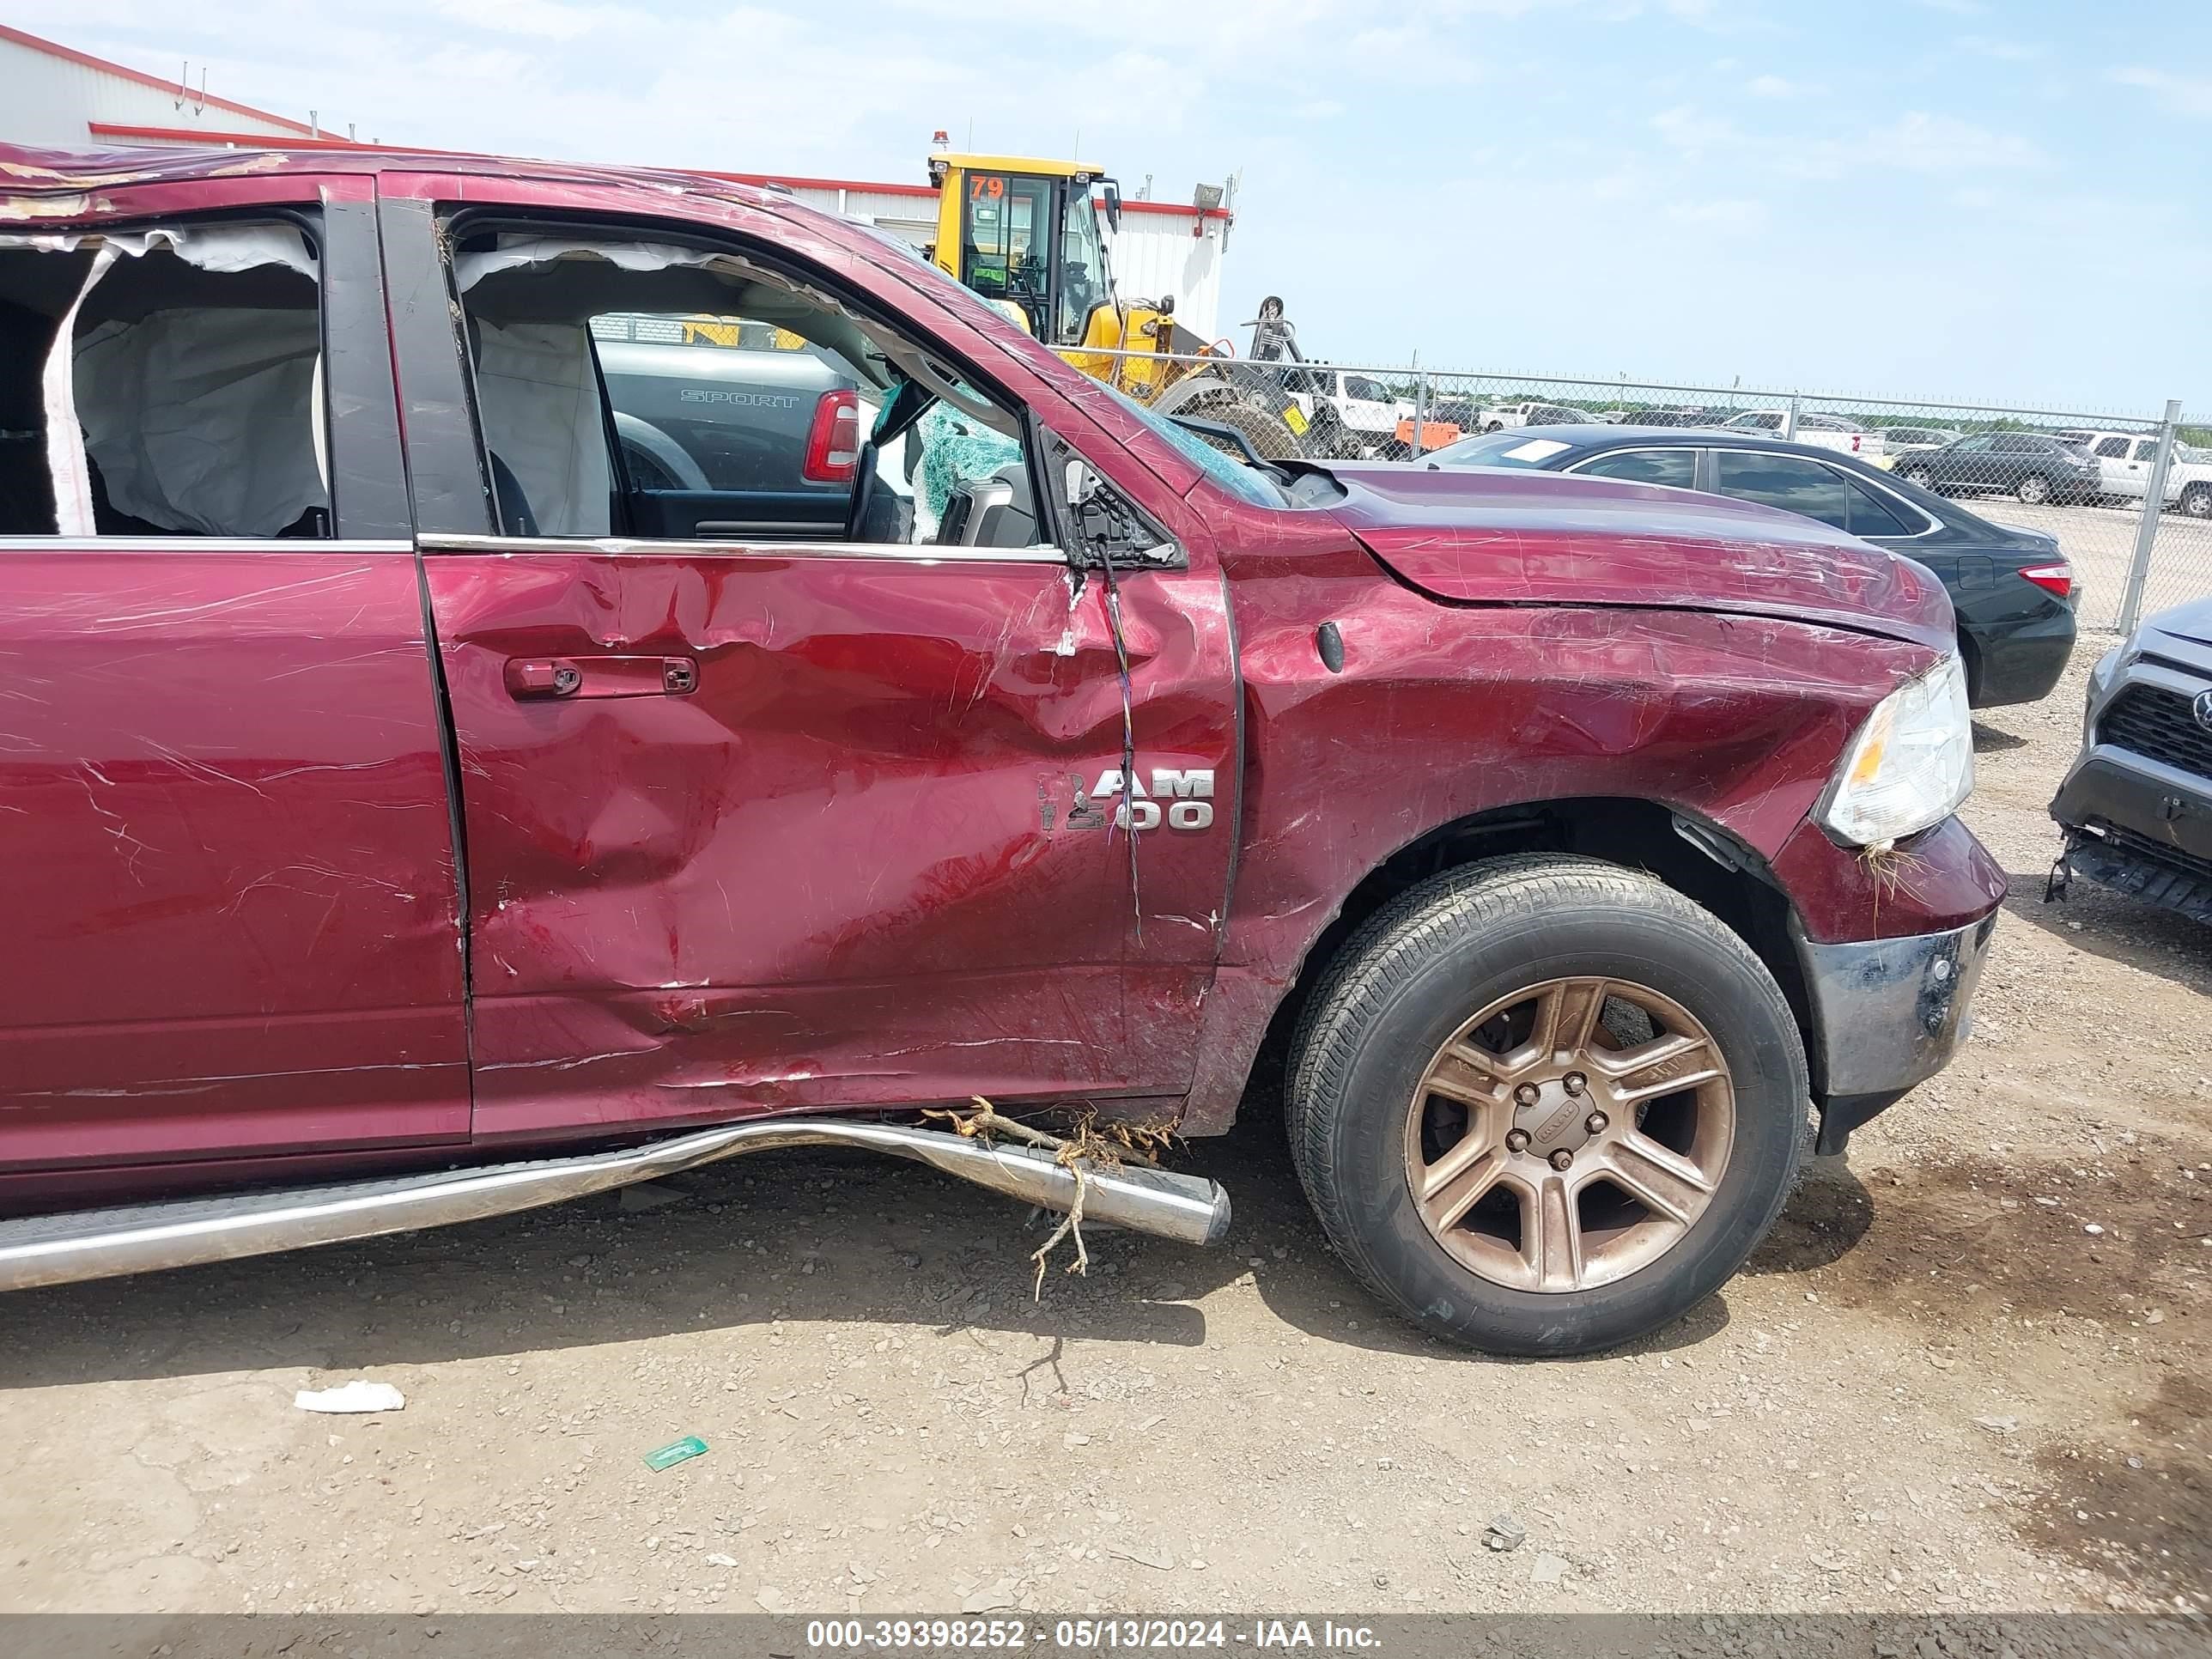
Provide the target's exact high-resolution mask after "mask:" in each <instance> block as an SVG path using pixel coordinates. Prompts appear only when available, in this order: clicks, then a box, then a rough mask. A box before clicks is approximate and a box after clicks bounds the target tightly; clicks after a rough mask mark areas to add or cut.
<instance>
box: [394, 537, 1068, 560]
mask: <svg viewBox="0 0 2212 1659" xmlns="http://www.w3.org/2000/svg"><path fill="white" fill-rule="evenodd" d="M420 540H421V543H422V550H423V551H424V552H426V553H575V554H581V555H587V556H593V557H611V558H623V557H628V556H637V555H641V554H658V555H659V556H662V557H664V558H665V557H669V556H674V557H678V558H686V559H696V558H736V559H872V560H877V561H882V562H890V563H892V564H1050V565H1060V566H1065V565H1066V563H1067V555H1066V553H1065V552H1064V551H1062V550H1060V549H1059V548H1057V547H958V546H948V547H939V546H929V547H906V546H900V545H895V544H890V543H888V542H765V541H763V542H742V541H726V542H708V541H667V542H660V541H646V540H641V539H640V538H635V537H629V536H462V535H455V534H453V533H451V532H447V531H436V532H426V533H425V534H423V535H422V537H421V538H420Z"/></svg>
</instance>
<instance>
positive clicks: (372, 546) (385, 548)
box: [0, 536, 415, 553]
mask: <svg viewBox="0 0 2212 1659" xmlns="http://www.w3.org/2000/svg"><path fill="white" fill-rule="evenodd" d="M414 550H415V544H414V543H412V542H404V541H366V542H341V541H321V540H318V539H316V538H314V537H312V536H0V553H412V552H413V551H414Z"/></svg>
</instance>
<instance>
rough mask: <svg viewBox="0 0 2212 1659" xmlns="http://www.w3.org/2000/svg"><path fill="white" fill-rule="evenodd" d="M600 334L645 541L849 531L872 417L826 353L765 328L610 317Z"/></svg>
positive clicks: (602, 367)
mask: <svg viewBox="0 0 2212 1659" xmlns="http://www.w3.org/2000/svg"><path fill="white" fill-rule="evenodd" d="M592 338H593V342H594V343H595V344H596V346H597V348H598V351H599V372H600V374H602V375H603V376H604V377H605V380H606V386H607V402H608V404H609V406H610V407H611V409H612V410H613V411H614V423H615V435H616V436H617V439H619V440H620V442H621V446H622V459H623V466H624V468H625V469H626V470H627V471H628V472H629V484H630V488H631V491H632V493H631V495H630V497H629V500H630V501H631V504H632V507H631V510H632V513H633V514H636V513H643V514H645V515H646V516H647V517H648V518H650V519H651V520H652V522H651V523H649V524H644V525H637V526H633V530H634V532H635V533H636V534H640V535H650V536H674V537H688V538H696V537H700V536H735V535H743V534H746V533H748V532H761V531H764V530H770V529H772V530H774V531H776V532H781V533H784V534H788V533H790V532H791V531H792V530H793V529H794V528H798V527H804V528H806V529H811V530H815V531H818V532H820V533H821V534H822V535H823V536H836V535H838V534H840V533H841V532H842V529H843V526H844V521H845V513H846V508H847V506H848V503H849V501H851V499H852V494H853V468H854V463H855V461H856V460H857V459H858V458H859V453H860V438H861V420H862V411H861V409H860V398H859V389H858V387H857V386H855V384H854V381H853V380H852V378H851V377H850V376H849V375H848V374H845V373H844V372H843V371H842V370H841V369H839V368H837V367H836V366H835V365H834V364H832V363H831V362H829V360H828V358H827V357H826V356H823V355H822V354H821V353H820V352H819V351H818V350H817V349H812V348H807V347H801V348H799V349H796V350H785V349H778V347H777V346H776V344H775V342H774V331H772V330H770V329H769V328H767V327H766V326H764V325H760V324H756V323H737V322H734V321H728V320H711V321H710V320H704V319H684V318H673V317H650V316H624V315H617V316H605V317H598V318H594V319H592ZM740 409H742V410H744V415H745V418H744V420H743V421H742V422H739V421H737V420H733V419H732V413H733V411H735V410H740Z"/></svg>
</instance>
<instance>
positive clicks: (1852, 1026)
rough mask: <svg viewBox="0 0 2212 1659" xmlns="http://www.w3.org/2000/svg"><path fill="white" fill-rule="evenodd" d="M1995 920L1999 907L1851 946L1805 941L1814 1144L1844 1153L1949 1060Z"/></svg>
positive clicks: (1962, 1034)
mask: <svg viewBox="0 0 2212 1659" xmlns="http://www.w3.org/2000/svg"><path fill="white" fill-rule="evenodd" d="M1996 925H1997V913H1996V911H1995V910H1992V911H1990V913H1989V914H1988V915H1985V916H1984V917H1982V919H1981V920H1980V921H1972V922H1969V923H1967V924H1966V926H1965V927H1954V928H1951V929H1948V931H1946V932H1943V933H1911V934H1907V935H1905V936H1904V937H1902V938H1899V939H1869V940H1867V941H1865V942H1864V943H1863V944H1846V945H1822V944H1819V943H1817V942H1815V941H1814V940H1811V939H1805V938H1803V937H1802V936H1801V937H1800V938H1799V939H1798V940H1797V951H1798V957H1799V959H1800V960H1801V961H1802V963H1803V964H1804V968H1805V984H1806V989H1807V992H1808V996H1809V998H1810V1000H1811V1002H1812V1010H1811V1012H1812V1016H1813V1030H1814V1038H1815V1041H1816V1042H1818V1044H1819V1047H1820V1054H1819V1055H1818V1056H1817V1057H1816V1061H1815V1064H1816V1067H1817V1075H1818V1076H1819V1077H1820V1082H1821V1093H1820V1101H1819V1104H1820V1139H1819V1140H1818V1141H1817V1142H1816V1143H1815V1146H1814V1150H1815V1151H1817V1152H1822V1153H1834V1152H1842V1151H1843V1150H1844V1143H1845V1142H1846V1141H1847V1140H1848V1139H1850V1133H1851V1131H1852V1130H1854V1129H1856V1128H1857V1127H1859V1126H1860V1125H1861V1124H1863V1123H1864V1122H1865V1121H1867V1120H1868V1119H1869V1118H1871V1117H1872V1116H1873V1115H1875V1113H1877V1112H1879V1111H1881V1110H1882V1109H1884V1108H1885V1107H1887V1106H1889V1105H1891V1104H1893V1103H1894V1102H1895V1101H1896V1100H1897V1099H1898V1097H1899V1096H1901V1095H1903V1094H1904V1093H1905V1091H1907V1090H1908V1089H1910V1088H1911V1087H1912V1085H1914V1084H1916V1083H1921V1082H1924V1081H1926V1080H1927V1079H1929V1078H1931V1077H1933V1076H1935V1075H1936V1073H1938V1072H1940V1071H1942V1069H1943V1068H1944V1067H1945V1066H1948V1065H1949V1064H1950V1063H1951V1058H1952V1056H1953V1055H1954V1054H1957V1053H1958V1051H1959V1048H1960V1045H1961V1044H1963V1043H1964V1042H1966V1032H1967V1030H1968V1026H1969V1024H1970V1018H1969V1013H1968V1008H1969V1005H1970V1004H1971V1003H1972V1001H1973V997H1974V987H1975V986H1976V985H1977V984H1978V982H1979V981H1980V980H1981V976H1982V961H1983V958H1984V956H1985V954H1986V953H1987V951H1988V950H1989V943H1990V933H1993V932H1994V931H1995V930H1996Z"/></svg>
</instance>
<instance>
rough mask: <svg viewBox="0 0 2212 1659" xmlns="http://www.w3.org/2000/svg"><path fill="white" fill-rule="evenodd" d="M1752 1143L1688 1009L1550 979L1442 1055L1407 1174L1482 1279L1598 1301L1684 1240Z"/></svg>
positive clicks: (1416, 1116)
mask: <svg viewBox="0 0 2212 1659" xmlns="http://www.w3.org/2000/svg"><path fill="white" fill-rule="evenodd" d="M1734 1140H1735V1085H1734V1084H1733V1083H1732V1081H1731V1080H1730V1079H1729V1067H1728V1061H1727V1060H1726V1059H1725V1058H1724V1057H1723V1055H1722V1054H1721V1050H1720V1045H1719V1044H1718V1043H1717V1042H1714V1040H1713V1037H1712V1035H1711V1032H1709V1031H1707V1030H1705V1027H1704V1026H1703V1025H1702V1024H1699V1022H1698V1021H1697V1020H1696V1019H1695V1018H1692V1015H1691V1014H1690V1012H1688V1011H1687V1010H1686V1009H1685V1008H1683V1007H1682V1006H1681V1005H1680V1004H1679V1003H1676V1002H1674V1001H1672V1000H1669V999H1668V998H1666V997H1663V996H1662V995H1660V994H1658V993H1657V992H1656V991H1653V990H1650V989H1648V988H1647V987H1644V986H1641V985H1638V984H1634V983H1632V981H1626V980H1617V979H1615V980H1607V979H1554V980H1547V981H1545V982H1543V983H1542V984H1540V985H1533V986H1530V987H1528V988H1527V989H1525V990H1520V991H1516V992H1514V993H1513V994H1511V995H1510V996H1504V997H1500V998H1499V999H1498V1000H1497V1001H1495V1002H1493V1003H1492V1004H1491V1005H1490V1006H1488V1007H1486V1008H1485V1009H1483V1010H1482V1011H1481V1012H1480V1013H1478V1014H1476V1015H1475V1017H1474V1018H1473V1019H1470V1020H1468V1022H1467V1024H1464V1025H1462V1026H1461V1027H1460V1029H1459V1030H1456V1031H1455V1032H1454V1033H1453V1034H1452V1036H1451V1038H1450V1040H1449V1041H1448V1042H1445V1044H1444V1045H1443V1048H1439V1049H1438V1050H1437V1054H1436V1057H1435V1058H1434V1059H1432V1060H1431V1061H1430V1062H1429V1066H1428V1069H1427V1070H1426V1071H1425V1072H1424V1073H1422V1074H1421V1080H1420V1082H1419V1085H1417V1086H1416V1087H1415V1089H1414V1091H1413V1100H1412V1102H1411V1103H1409V1106H1408V1109H1407V1114H1406V1180H1407V1185H1408V1186H1409V1187H1410V1188H1412V1190H1413V1201H1414V1203H1415V1204H1416V1205H1417V1206H1419V1209H1420V1212H1421V1219H1422V1221H1423V1222H1424V1223H1425V1225H1427V1227H1428V1230H1429V1231H1430V1233H1431V1235H1432V1236H1434V1237H1435V1238H1436V1240H1437V1243H1439V1244H1441V1245H1443V1248H1444V1249H1445V1250H1446V1251H1448V1252H1449V1254H1450V1255H1451V1256H1452V1258H1453V1259H1454V1260H1455V1261H1457V1262H1459V1264H1460V1265H1461V1266H1462V1267H1466V1268H1468V1270H1469V1271H1470V1272H1473V1273H1479V1274H1480V1275H1481V1276H1482V1277H1483V1278H1485V1279H1488V1280H1490V1281H1491V1282H1492V1283H1493V1284H1497V1285H1506V1286H1508V1287H1510V1288H1511V1289H1513V1290H1516V1291H1585V1290H1589V1289H1591V1288H1593V1287H1594V1286H1596V1285H1607V1284H1610V1283H1612V1282H1613V1280H1615V1279H1622V1278H1626V1276H1627V1275H1628V1274H1630V1273H1634V1272H1636V1271H1637V1270H1638V1268H1640V1267H1648V1266H1649V1265H1650V1263H1652V1262H1653V1261H1656V1260H1657V1259H1658V1258H1659V1257H1660V1256H1662V1255H1665V1254H1666V1253H1667V1251H1668V1250H1669V1249H1672V1248H1673V1247H1674V1245H1675V1244H1676V1243H1679V1242H1680V1240H1681V1238H1682V1237H1684V1235H1686V1233H1687V1232H1688V1231H1689V1230H1690V1229H1691V1227H1692V1226H1693V1225H1695V1224H1696V1222H1697V1219H1698V1218H1699V1216H1701V1215H1702V1214H1704V1213H1705V1206H1707V1205H1708V1204H1710V1203H1711V1201H1712V1197H1713V1194H1714V1192H1715V1190H1716V1189H1717V1188H1718V1187H1719V1186H1720V1182H1721V1176H1722V1175H1723V1172H1724V1171H1725V1170H1727V1168H1728V1159H1729V1147H1730V1146H1731V1145H1732V1144H1733V1142H1734Z"/></svg>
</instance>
